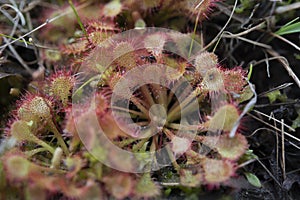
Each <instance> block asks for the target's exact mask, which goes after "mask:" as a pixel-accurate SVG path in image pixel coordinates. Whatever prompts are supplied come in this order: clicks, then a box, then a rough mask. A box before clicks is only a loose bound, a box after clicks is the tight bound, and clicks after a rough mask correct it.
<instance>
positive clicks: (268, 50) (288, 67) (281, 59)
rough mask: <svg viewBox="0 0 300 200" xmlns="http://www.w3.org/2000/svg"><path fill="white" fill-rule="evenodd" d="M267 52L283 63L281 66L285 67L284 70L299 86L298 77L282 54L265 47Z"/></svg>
mask: <svg viewBox="0 0 300 200" xmlns="http://www.w3.org/2000/svg"><path fill="white" fill-rule="evenodd" d="M267 52H268V53H269V54H270V55H272V56H274V57H275V56H276V57H278V61H279V62H280V63H281V64H282V65H283V67H284V68H285V69H286V71H287V72H288V73H289V75H290V76H291V77H292V78H293V79H294V81H295V82H296V84H297V85H298V87H299V88H300V80H299V78H298V77H297V76H296V74H295V73H294V72H293V70H292V69H291V67H290V66H289V62H288V61H287V59H286V58H285V57H283V56H280V55H279V54H278V53H277V52H275V51H273V50H271V49H267Z"/></svg>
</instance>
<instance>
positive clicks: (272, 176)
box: [256, 158, 281, 187]
mask: <svg viewBox="0 0 300 200" xmlns="http://www.w3.org/2000/svg"><path fill="white" fill-rule="evenodd" d="M256 160H257V161H258V162H259V164H260V165H261V166H262V167H263V168H264V169H265V170H266V171H267V173H268V174H269V175H270V176H271V178H272V179H273V180H274V181H275V183H277V184H278V185H279V186H280V187H281V184H280V183H279V182H278V180H277V179H276V178H275V177H274V175H273V174H272V173H271V172H270V171H269V170H268V168H267V167H266V166H265V165H264V164H263V163H262V162H261V161H260V160H259V159H258V158H256Z"/></svg>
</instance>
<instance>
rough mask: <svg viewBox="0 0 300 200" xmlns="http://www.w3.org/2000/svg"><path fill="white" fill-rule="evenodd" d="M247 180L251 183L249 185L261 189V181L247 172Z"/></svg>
mask: <svg viewBox="0 0 300 200" xmlns="http://www.w3.org/2000/svg"><path fill="white" fill-rule="evenodd" d="M245 175H246V178H247V180H248V181H249V183H250V184H251V185H253V186H255V187H261V183H260V180H259V179H258V178H257V176H255V175H254V174H252V173H250V172H245Z"/></svg>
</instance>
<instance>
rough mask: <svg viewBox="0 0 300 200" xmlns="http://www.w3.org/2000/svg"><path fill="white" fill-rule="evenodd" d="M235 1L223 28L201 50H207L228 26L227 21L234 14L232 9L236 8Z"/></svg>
mask: <svg viewBox="0 0 300 200" xmlns="http://www.w3.org/2000/svg"><path fill="white" fill-rule="evenodd" d="M237 3H238V1H237V0H235V2H234V6H233V8H232V11H231V13H230V16H229V18H228V20H227V22H226V24H225V25H224V26H223V28H222V29H221V30H220V32H219V33H218V35H217V36H216V37H215V38H214V39H213V40H212V41H211V42H210V43H209V44H208V45H206V46H205V47H204V48H203V49H202V52H203V51H205V50H207V49H208V48H209V47H210V46H211V45H213V44H214V43H215V42H216V41H217V40H218V39H219V37H220V36H221V35H222V34H223V31H224V30H225V29H226V27H227V26H228V24H229V22H230V21H231V18H232V16H233V14H234V11H235V9H236V6H237Z"/></svg>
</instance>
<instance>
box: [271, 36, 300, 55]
mask: <svg viewBox="0 0 300 200" xmlns="http://www.w3.org/2000/svg"><path fill="white" fill-rule="evenodd" d="M270 34H271V35H272V36H274V37H276V38H278V39H280V40H282V41H284V42H286V43H287V44H289V45H291V46H292V47H294V48H295V49H297V50H298V51H300V47H299V46H297V45H296V44H294V43H293V42H291V41H289V40H287V39H285V38H284V37H282V36H280V35H277V34H275V33H270Z"/></svg>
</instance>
